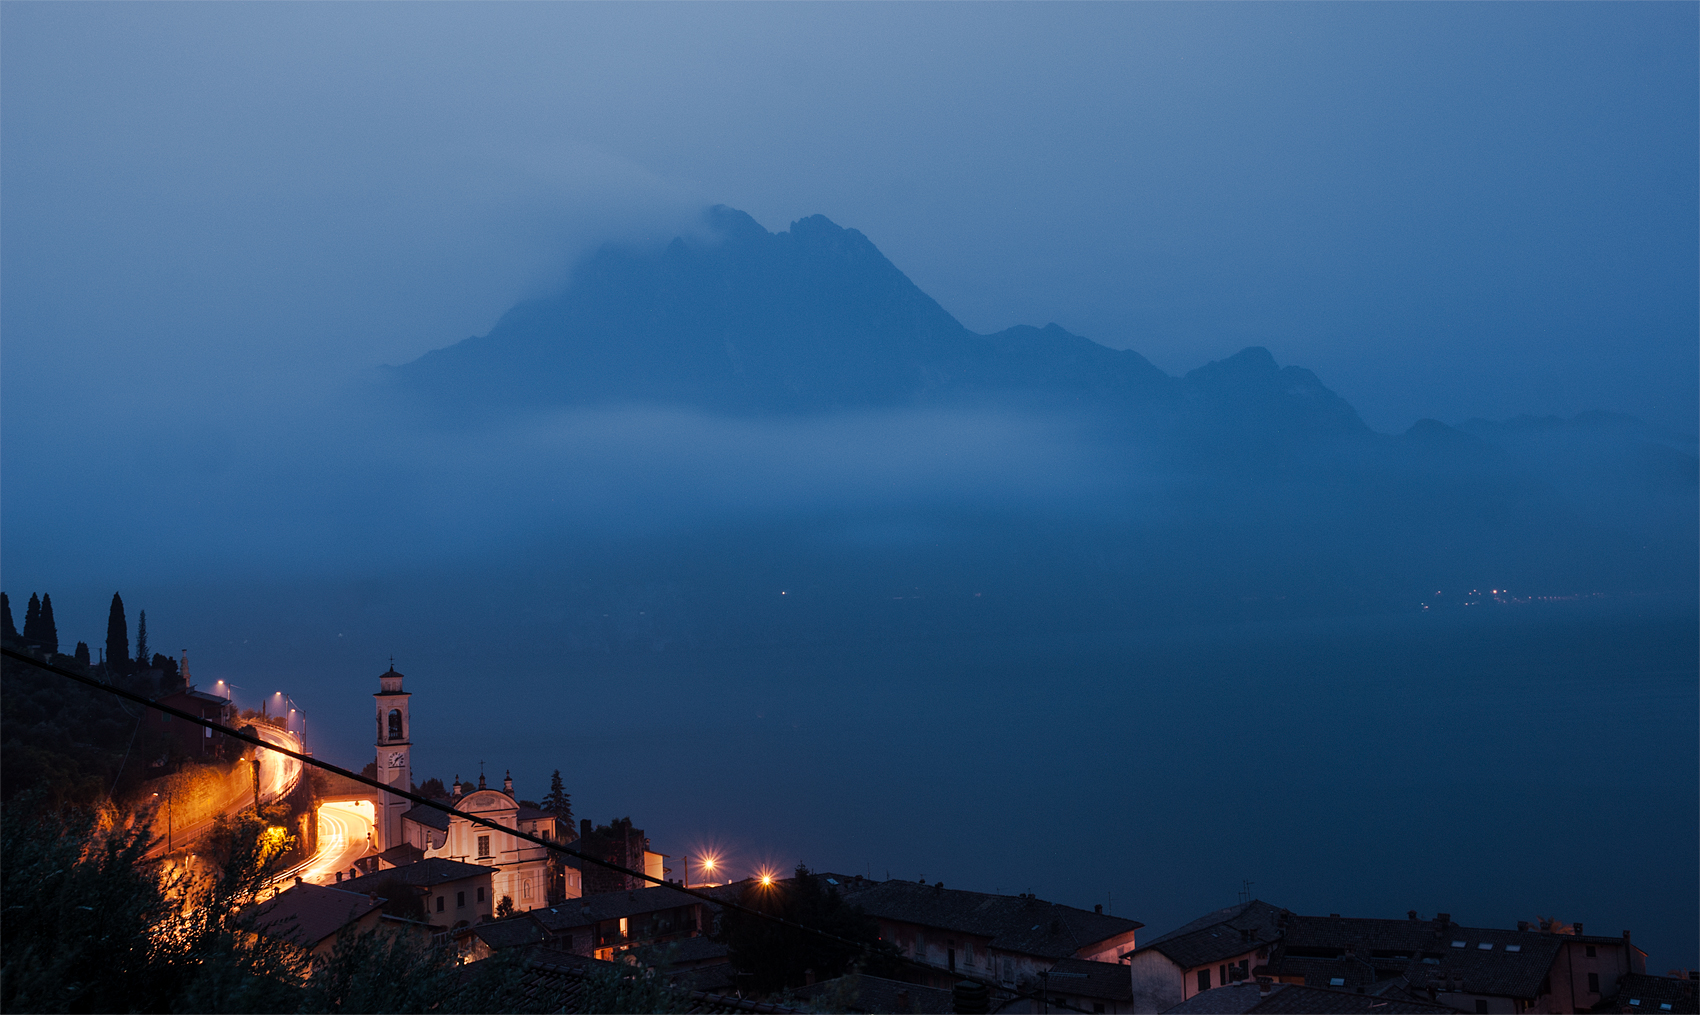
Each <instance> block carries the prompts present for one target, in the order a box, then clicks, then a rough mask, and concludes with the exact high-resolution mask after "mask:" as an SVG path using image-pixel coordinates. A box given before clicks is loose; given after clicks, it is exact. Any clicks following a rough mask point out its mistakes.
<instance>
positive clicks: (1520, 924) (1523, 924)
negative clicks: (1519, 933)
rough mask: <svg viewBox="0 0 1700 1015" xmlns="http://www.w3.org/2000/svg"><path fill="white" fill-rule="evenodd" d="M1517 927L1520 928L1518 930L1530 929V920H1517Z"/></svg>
mask: <svg viewBox="0 0 1700 1015" xmlns="http://www.w3.org/2000/svg"><path fill="white" fill-rule="evenodd" d="M1517 929H1518V930H1528V929H1529V921H1527V920H1518V921H1517Z"/></svg>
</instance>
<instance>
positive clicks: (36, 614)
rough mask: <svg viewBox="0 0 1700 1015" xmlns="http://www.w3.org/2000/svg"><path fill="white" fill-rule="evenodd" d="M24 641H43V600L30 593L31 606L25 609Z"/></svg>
mask: <svg viewBox="0 0 1700 1015" xmlns="http://www.w3.org/2000/svg"><path fill="white" fill-rule="evenodd" d="M24 640H25V641H28V642H40V641H41V598H40V597H39V596H37V595H36V594H35V593H34V592H31V593H30V604H29V606H28V607H26V608H25V609H24Z"/></svg>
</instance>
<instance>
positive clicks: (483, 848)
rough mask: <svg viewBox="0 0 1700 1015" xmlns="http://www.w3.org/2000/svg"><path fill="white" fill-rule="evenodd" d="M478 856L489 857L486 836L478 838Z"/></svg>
mask: <svg viewBox="0 0 1700 1015" xmlns="http://www.w3.org/2000/svg"><path fill="white" fill-rule="evenodd" d="M478 855H479V856H481V857H484V856H489V855H490V837H489V836H488V835H480V836H479V837H478Z"/></svg>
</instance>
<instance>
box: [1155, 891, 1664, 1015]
mask: <svg viewBox="0 0 1700 1015" xmlns="http://www.w3.org/2000/svg"><path fill="white" fill-rule="evenodd" d="M1127 959H1128V965H1129V967H1130V970H1131V976H1132V985H1133V994H1134V1006H1135V1007H1134V1010H1135V1011H1139V1012H1160V1011H1167V1010H1170V1009H1172V1008H1174V1007H1175V1006H1176V1005H1179V1004H1181V1003H1183V1002H1188V1003H1190V1000H1191V999H1192V998H1193V997H1194V996H1197V995H1199V994H1202V993H1205V992H1207V991H1210V990H1212V989H1221V988H1222V987H1223V986H1233V985H1235V984H1240V983H1249V982H1250V981H1252V980H1253V979H1254V978H1255V977H1259V976H1262V977H1268V978H1269V979H1270V980H1271V982H1272V983H1277V984H1288V985H1303V986H1308V987H1317V988H1324V989H1335V990H1345V991H1348V992H1352V993H1357V992H1358V991H1363V992H1364V993H1366V994H1373V995H1377V996H1380V997H1383V998H1384V999H1392V998H1395V997H1403V998H1405V999H1408V1000H1415V1001H1426V1002H1429V1003H1438V1004H1443V1005H1446V1006H1448V1007H1450V1008H1451V1009H1452V1010H1454V1011H1462V1012H1511V1013H1515V1012H1560V1011H1565V1012H1568V1011H1587V1010H1588V1009H1589V1008H1591V1007H1592V1006H1593V1005H1594V1004H1596V1003H1598V1002H1599V1001H1600V1000H1601V999H1602V998H1603V997H1605V996H1607V995H1609V994H1611V993H1612V992H1613V991H1614V990H1615V989H1616V984H1617V982H1618V979H1619V978H1620V977H1621V976H1624V975H1626V974H1629V973H1640V972H1645V968H1646V954H1645V953H1644V952H1642V951H1641V950H1640V949H1638V948H1636V947H1634V945H1633V944H1632V943H1631V942H1630V938H1629V935H1628V933H1627V932H1626V933H1625V934H1624V935H1623V937H1622V938H1612V937H1589V936H1585V935H1583V933H1582V928H1581V926H1580V925H1578V926H1576V927H1574V928H1563V929H1562V931H1561V932H1560V931H1559V930H1555V929H1553V928H1550V927H1549V928H1547V929H1539V928H1531V927H1530V926H1529V924H1527V923H1520V924H1518V926H1517V929H1516V930H1501V929H1496V928H1480V927H1462V926H1460V925H1458V924H1455V923H1453V922H1452V918H1451V916H1450V915H1449V914H1446V913H1441V914H1439V915H1437V916H1436V917H1435V918H1434V919H1433V920H1422V919H1419V918H1418V916H1417V914H1416V912H1415V911H1412V912H1409V913H1407V914H1406V918H1405V919H1403V920H1384V919H1363V918H1346V917H1341V916H1340V915H1339V914H1337V913H1334V914H1330V915H1328V916H1326V917H1317V916H1300V915H1298V914H1296V913H1293V912H1291V911H1289V910H1286V909H1282V908H1280V907H1276V906H1271V905H1270V904H1268V903H1266V902H1262V901H1261V900H1256V899H1254V900H1252V901H1250V902H1247V903H1241V904H1240V905H1238V906H1232V907H1229V908H1228V909H1222V910H1217V911H1216V912H1214V913H1210V914H1208V915H1206V916H1204V917H1201V918H1200V919H1198V920H1194V921H1193V922H1191V923H1189V924H1187V925H1185V926H1183V927H1180V928H1178V929H1176V930H1174V931H1170V932H1169V933H1167V934H1164V935H1162V936H1161V937H1158V938H1154V939H1153V940H1151V941H1148V942H1146V943H1145V944H1143V945H1141V946H1140V947H1139V948H1138V949H1136V950H1135V951H1134V952H1132V953H1130V954H1129V955H1128V956H1127ZM1199 1003H1200V1004H1201V1005H1209V1004H1218V1003H1221V1004H1228V1003H1230V1002H1229V1001H1227V1000H1224V999H1220V998H1218V999H1217V1000H1214V1001H1209V1002H1203V1001H1201V1002H1199ZM1269 1003H1271V1004H1284V1003H1287V1002H1275V1001H1271V1002H1269ZM1188 1010H1193V1009H1188ZM1197 1010H1201V1011H1202V1010H1204V1009H1203V1008H1200V1009H1197ZM1271 1010H1272V1009H1271Z"/></svg>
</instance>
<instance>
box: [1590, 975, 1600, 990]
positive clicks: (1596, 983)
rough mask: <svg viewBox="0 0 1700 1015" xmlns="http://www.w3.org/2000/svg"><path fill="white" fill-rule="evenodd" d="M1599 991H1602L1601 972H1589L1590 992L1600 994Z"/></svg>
mask: <svg viewBox="0 0 1700 1015" xmlns="http://www.w3.org/2000/svg"><path fill="white" fill-rule="evenodd" d="M1599 992H1600V974H1599V973H1589V974H1588V993H1590V994H1598V993H1599Z"/></svg>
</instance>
